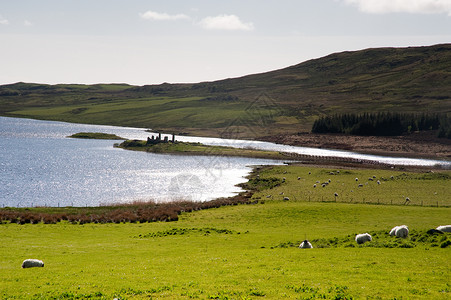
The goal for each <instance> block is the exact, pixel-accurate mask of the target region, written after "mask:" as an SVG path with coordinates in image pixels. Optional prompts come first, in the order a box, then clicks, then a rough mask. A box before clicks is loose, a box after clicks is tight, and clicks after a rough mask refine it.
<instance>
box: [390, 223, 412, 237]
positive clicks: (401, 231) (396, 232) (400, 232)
mask: <svg viewBox="0 0 451 300" xmlns="http://www.w3.org/2000/svg"><path fill="white" fill-rule="evenodd" d="M390 235H391V236H396V237H399V238H406V237H407V236H408V235H409V228H408V227H407V226H406V225H400V226H395V227H393V228H392V230H390Z"/></svg>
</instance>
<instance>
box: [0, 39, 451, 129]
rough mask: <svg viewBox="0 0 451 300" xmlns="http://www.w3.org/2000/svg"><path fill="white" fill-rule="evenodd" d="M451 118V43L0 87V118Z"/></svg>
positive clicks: (155, 123) (169, 121)
mask: <svg viewBox="0 0 451 300" xmlns="http://www.w3.org/2000/svg"><path fill="white" fill-rule="evenodd" d="M387 111H389V112H403V113H412V112H414V113H416V112H428V113H441V114H448V115H451V44H443V45H435V46H429V47H410V48H377V49H367V50H361V51H354V52H342V53H335V54H331V55H328V56H326V57H323V58H319V59H314V60H309V61H306V62H304V63H301V64H298V65H295V66H291V67H288V68H285V69H281V70H276V71H272V72H267V73H262V74H255V75H248V76H244V77H240V78H233V79H225V80H220V81H214V82H202V83H196V84H167V83H166V84H161V85H146V86H130V85H126V84H102V85H100V84H99V85H42V84H28V83H16V84H11V85H3V86H0V115H3V116H18V117H30V118H37V119H49V120H61V121H68V122H80V123H92V124H111V125H122V126H136V127H145V128H154V129H162V130H165V131H171V132H177V133H178V132H184V133H191V134H200V135H209V136H228V137H241V138H242V137H246V138H258V137H260V136H263V135H271V134H277V133H281V132H289V133H295V132H299V131H304V132H305V131H309V130H310V129H311V126H312V124H313V122H314V120H316V119H317V118H319V117H320V116H324V115H330V114H334V113H363V112H387Z"/></svg>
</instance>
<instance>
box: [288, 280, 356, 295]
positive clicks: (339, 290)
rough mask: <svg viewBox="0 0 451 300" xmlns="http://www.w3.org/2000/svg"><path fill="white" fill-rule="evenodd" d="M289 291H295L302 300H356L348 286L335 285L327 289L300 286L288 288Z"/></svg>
mask: <svg viewBox="0 0 451 300" xmlns="http://www.w3.org/2000/svg"><path fill="white" fill-rule="evenodd" d="M286 288H287V289H290V290H293V291H294V292H295V293H296V294H299V295H301V296H302V298H300V299H354V297H353V296H352V295H351V294H350V293H349V288H348V287H347V286H344V285H343V286H342V285H335V286H333V287H329V288H327V289H320V288H318V287H311V286H308V285H306V284H304V283H303V284H301V285H300V286H292V285H290V286H287V287H286Z"/></svg>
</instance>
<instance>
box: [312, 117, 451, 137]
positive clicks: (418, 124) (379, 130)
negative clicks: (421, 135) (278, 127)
mask: <svg viewBox="0 0 451 300" xmlns="http://www.w3.org/2000/svg"><path fill="white" fill-rule="evenodd" d="M424 130H438V136H439V137H446V138H451V118H449V117H447V116H446V115H438V114H426V113H423V114H403V113H389V112H385V113H364V114H335V115H332V116H324V117H321V118H319V119H318V120H316V121H315V122H314V123H313V127H312V132H313V133H346V134H352V135H367V136H369V135H374V136H396V135H402V134H408V133H412V132H415V131H424Z"/></svg>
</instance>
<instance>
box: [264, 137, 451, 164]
mask: <svg viewBox="0 0 451 300" xmlns="http://www.w3.org/2000/svg"><path fill="white" fill-rule="evenodd" d="M262 140H263V141H266V142H272V143H277V144H282V145H290V146H300V147H311V148H317V149H328V150H344V151H352V152H357V153H361V154H368V155H377V156H392V157H405V158H417V159H433V160H444V161H451V140H450V139H446V138H437V137H435V132H421V133H413V134H410V135H405V136H394V137H379V136H353V135H344V134H314V133H300V134H297V135H290V134H287V135H277V136H266V137H263V138H262Z"/></svg>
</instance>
